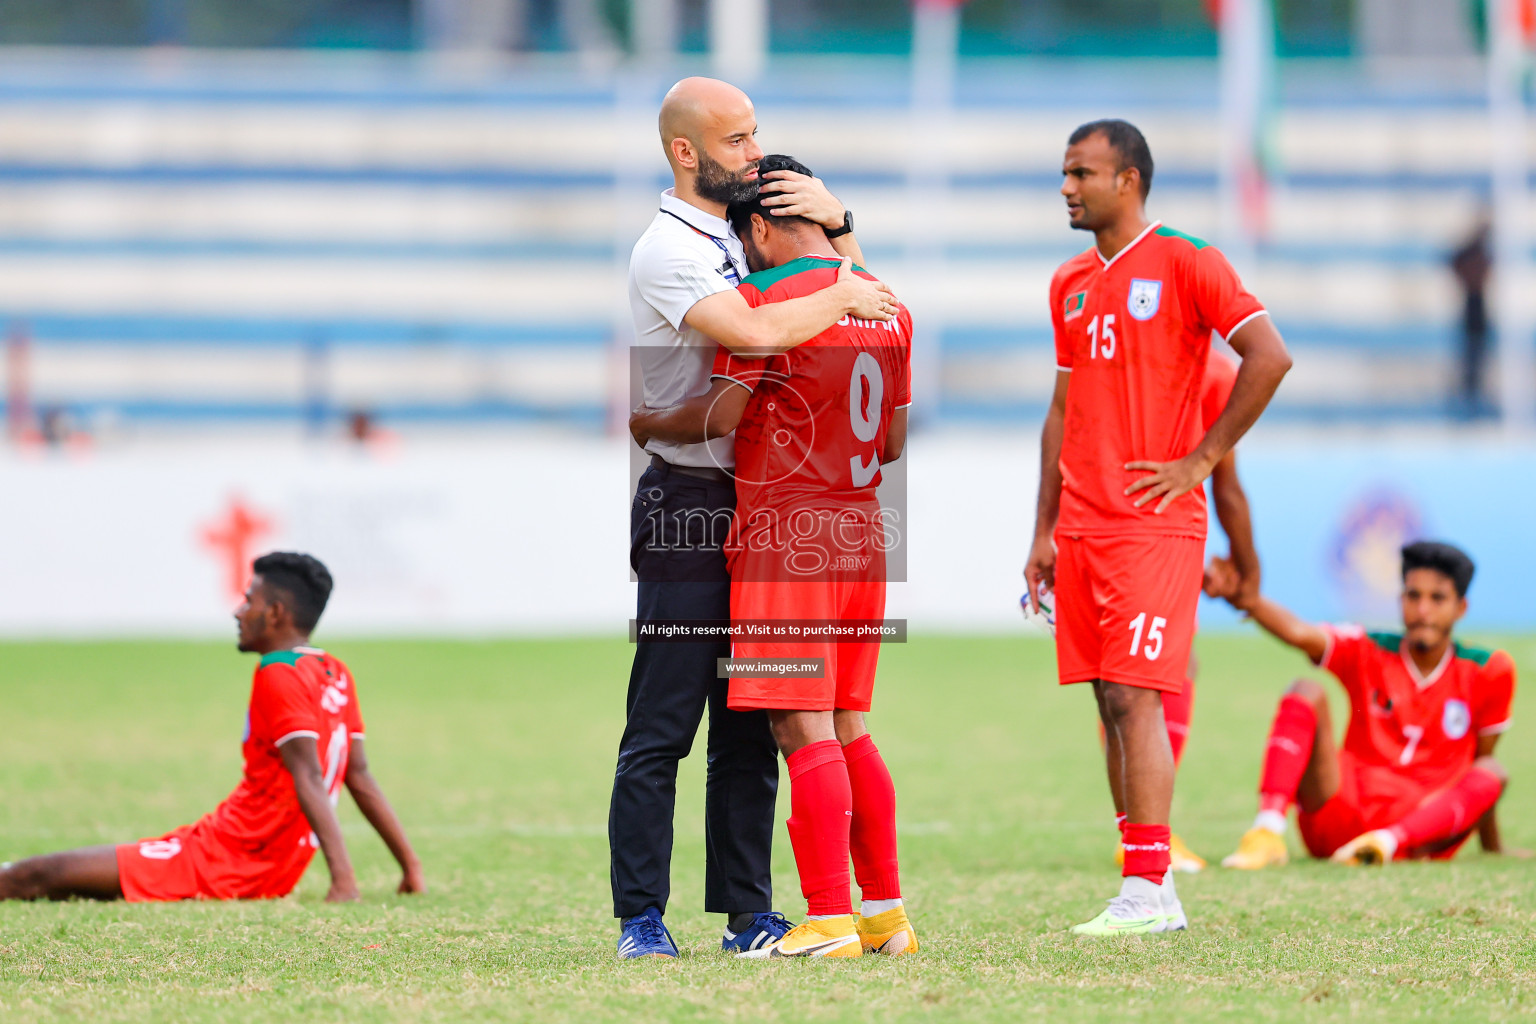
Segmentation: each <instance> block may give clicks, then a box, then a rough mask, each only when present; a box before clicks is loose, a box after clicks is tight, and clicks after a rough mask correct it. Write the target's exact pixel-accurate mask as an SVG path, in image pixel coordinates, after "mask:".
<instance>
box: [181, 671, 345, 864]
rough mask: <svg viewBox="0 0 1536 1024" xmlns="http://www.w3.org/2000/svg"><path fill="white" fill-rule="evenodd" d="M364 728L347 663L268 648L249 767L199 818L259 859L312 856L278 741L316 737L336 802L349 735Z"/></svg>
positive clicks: (249, 732) (255, 688) (254, 701)
mask: <svg viewBox="0 0 1536 1024" xmlns="http://www.w3.org/2000/svg"><path fill="white" fill-rule="evenodd" d="M362 735H363V718H362V713H361V712H360V711H359V709H358V706H357V692H356V689H355V688H354V686H353V683H352V675H351V673H350V672H348V671H347V667H346V666H345V665H343V664H342V663H341V662H340V661H339V660H337V659H336V658H334V657H332V656H331V655H329V654H327V653H326V652H325V651H322V650H320V649H318V648H314V647H297V648H295V649H293V650H292V651H276V652H273V653H272V654H268V655H266V656H265V657H263V658H262V659H261V663H260V664H259V665H258V666H257V667H256V679H255V682H254V683H253V684H252V686H251V705H250V710H249V711H248V712H247V714H246V723H245V737H244V739H243V741H242V744H241V746H242V750H243V751H244V754H245V775H244V777H243V778H241V780H240V784H239V785H238V786H236V787H235V791H234V792H233V793H231V794H230V795H229V797H228V798H227V799H226V800H225V801H224V802H223V803H221V804H219V806H218V808H217V809H216V810H214V812H213V813H212V814H210V815H208V816H207V817H206V818H204V819H203V821H202V822H200V823H199V825H200V826H201V827H203V828H206V829H207V830H209V831H211V832H213V833H215V834H217V836H218V838H219V839H221V840H222V841H223V843H224V845H226V846H228V847H231V848H233V849H236V850H239V851H241V852H242V853H244V854H246V855H248V856H249V857H250V858H251V859H253V860H258V861H269V862H277V861H285V860H288V859H290V858H295V857H302V858H303V859H304V860H305V861H306V862H307V861H308V859H309V858H310V857H312V856H313V855H314V850H315V843H314V842H313V840H312V839H311V837H310V829H309V821H308V820H307V819H306V818H305V817H304V811H303V809H302V808H300V806H299V798H298V794H297V793H296V792H295V791H294V786H293V776H292V775H290V774H289V773H288V769H287V767H286V766H284V764H283V757H282V754H281V753H280V752H279V751H278V747H279V746H281V745H282V743H283V742H284V741H285V740H289V739H292V738H294V737H296V736H310V737H313V738H314V740H315V742H316V745H317V747H318V748H319V753H320V770H321V772H322V773H323V774H324V777H325V785H326V790H327V792H329V793H330V796H331V802H332V803H333V804H334V803H335V802H336V800H337V798H338V796H339V795H340V793H341V786H342V783H343V782H344V781H345V779H346V774H347V757H348V754H349V753H350V750H351V740H352V738H353V737H354V736H362Z"/></svg>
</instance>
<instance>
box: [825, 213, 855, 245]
mask: <svg viewBox="0 0 1536 1024" xmlns="http://www.w3.org/2000/svg"><path fill="white" fill-rule="evenodd" d="M852 231H853V211H852V210H847V209H845V210H843V226H842V227H840V228H833V229H832V230H831V231H828V232H827V237H828V238H841V237H843V236H844V235H846V234H850V233H851V232H852Z"/></svg>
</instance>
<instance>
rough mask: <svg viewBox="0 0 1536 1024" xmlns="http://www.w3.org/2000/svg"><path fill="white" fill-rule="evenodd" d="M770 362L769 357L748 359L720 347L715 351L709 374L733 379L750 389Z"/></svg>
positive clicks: (754, 385) (761, 377) (766, 370)
mask: <svg viewBox="0 0 1536 1024" xmlns="http://www.w3.org/2000/svg"><path fill="white" fill-rule="evenodd" d="M771 362H773V360H771V359H748V358H746V357H744V356H738V355H736V354H735V353H734V352H732V351H731V350H730V349H728V348H720V349H718V350H717V351H716V352H715V366H714V369H713V370H711V371H710V376H711V377H723V378H724V379H726V380H731V381H735V382H736V383H737V384H740V385H741V386H742V387H744V388H746V389H747V390H748V391H751V390H753V389H754V388H756V387H757V382H758V381H760V380H762V379H763V375H764V374H765V373H767V372H768V364H769V363H771Z"/></svg>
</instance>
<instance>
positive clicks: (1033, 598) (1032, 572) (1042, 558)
mask: <svg viewBox="0 0 1536 1024" xmlns="http://www.w3.org/2000/svg"><path fill="white" fill-rule="evenodd" d="M1024 582H1025V583H1027V584H1028V585H1029V607H1030V610H1032V611H1034V612H1036V613H1038V612H1039V611H1040V585H1041V584H1042V583H1043V584H1045V585H1046V586H1048V587H1050V588H1051V589H1053V590H1054V589H1055V588H1056V544H1055V543H1054V542H1053V541H1052V540H1051V538H1050V537H1036V538H1035V542H1034V544H1032V545H1030V548H1029V561H1027V562H1025V563H1024Z"/></svg>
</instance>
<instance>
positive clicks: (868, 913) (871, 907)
mask: <svg viewBox="0 0 1536 1024" xmlns="http://www.w3.org/2000/svg"><path fill="white" fill-rule="evenodd" d="M899 906H901V897H900V896H898V897H896V898H895V899H893V900H864V901H863V902H862V903H861V904H860V906H859V916H860V917H878V916H880V915H881V914H883V913H885V912H886V911H887V910H895V909H896V908H897V907H899Z"/></svg>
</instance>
